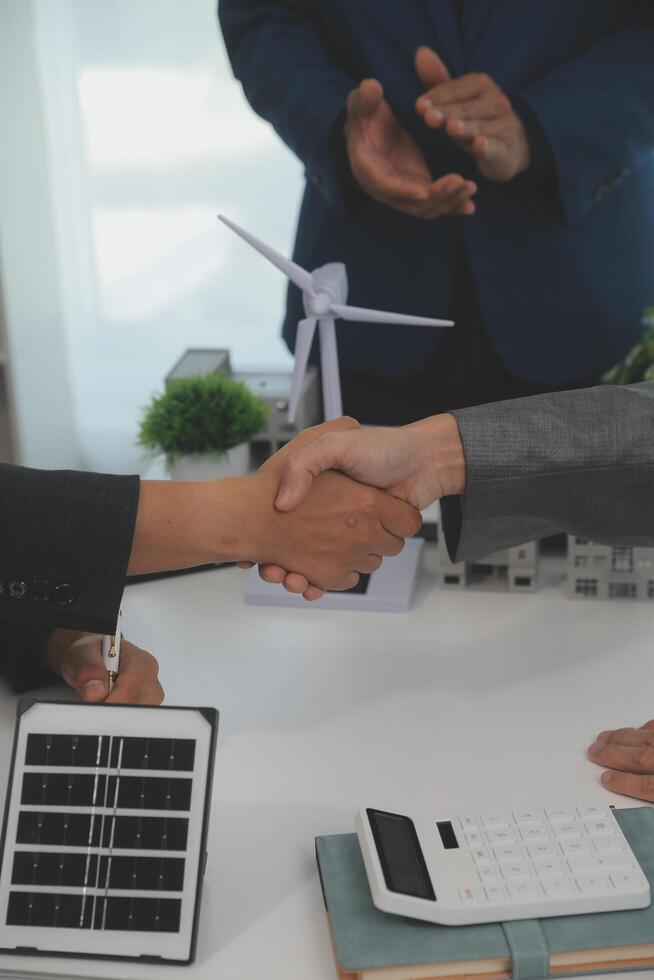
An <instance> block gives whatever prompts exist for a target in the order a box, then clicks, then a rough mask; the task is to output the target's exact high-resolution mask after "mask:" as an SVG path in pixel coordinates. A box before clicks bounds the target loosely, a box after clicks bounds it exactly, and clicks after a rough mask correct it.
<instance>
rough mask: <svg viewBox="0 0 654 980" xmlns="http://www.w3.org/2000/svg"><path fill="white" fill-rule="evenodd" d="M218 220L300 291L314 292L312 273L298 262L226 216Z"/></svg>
mask: <svg viewBox="0 0 654 980" xmlns="http://www.w3.org/2000/svg"><path fill="white" fill-rule="evenodd" d="M218 220H219V221H222V223H223V224H224V225H227V227H228V228H231V229H232V231H233V232H235V233H236V234H237V235H238V236H239V237H240V238H242V239H243V240H244V241H246V242H247V243H248V245H251V246H252V248H254V249H256V250H257V252H259V253H260V254H261V255H263V256H264V257H265V258H266V259H268V261H269V262H272V264H273V265H274V266H276V267H277V268H278V269H279V271H280V272H283V273H284V275H285V276H288V278H289V279H290V280H291V282H292V283H295V285H296V286H297V287H298V289H301V290H302V291H303V292H306V291H308V292H313V276H312V275H311V273H310V272H307V271H306V269H303V268H302V266H300V265H298V264H297V263H296V262H291V260H290V259H287V258H286V256H285V255H281V254H280V253H279V252H276V251H275V249H274V248H271V247H270V245H266V243H265V242H262V241H261V240H260V239H258V238H255V237H254V235H251V234H250V232H249V231H245V229H244V228H240V227H239V226H238V225H235V224H234V222H233V221H230V220H229V218H225V217H224V215H222V214H219V215H218Z"/></svg>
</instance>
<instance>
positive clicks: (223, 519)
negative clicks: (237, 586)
mask: <svg viewBox="0 0 654 980" xmlns="http://www.w3.org/2000/svg"><path fill="white" fill-rule="evenodd" d="M254 489H255V488H254V485H253V480H252V478H250V477H243V478H231V479H225V480H203V481H197V482H196V481H189V482H172V481H163V480H162V481H159V480H144V481H142V482H141V493H140V498H139V507H138V512H137V516H136V526H135V529H134V538H133V541H132V549H131V553H130V556H129V564H128V567H127V572H128V574H129V575H139V574H144V573H147V572H158V571H167V570H170V569H175V568H188V567H191V566H193V565H203V564H210V563H212V562H224V561H237V560H243V559H248V558H250V557H251V552H252V549H253V547H255V546H254V544H253V541H252V531H253V528H254V524H255V517H256V515H255V514H253V513H252V510H251V506H253V505H251V501H252V495H253V491H254Z"/></svg>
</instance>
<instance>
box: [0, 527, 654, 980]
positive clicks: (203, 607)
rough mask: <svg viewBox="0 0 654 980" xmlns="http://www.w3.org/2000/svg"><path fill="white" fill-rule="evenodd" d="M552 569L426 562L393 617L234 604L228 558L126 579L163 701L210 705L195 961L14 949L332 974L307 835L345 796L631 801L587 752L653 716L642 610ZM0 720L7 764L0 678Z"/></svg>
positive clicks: (93, 973)
mask: <svg viewBox="0 0 654 980" xmlns="http://www.w3.org/2000/svg"><path fill="white" fill-rule="evenodd" d="M429 548H430V554H429V555H428V558H427V563H428V565H430V564H432V563H433V550H432V549H433V546H429ZM561 575H562V568H561V567H560V565H559V564H557V562H556V560H551V561H550V562H549V563H548V564H546V567H545V569H544V572H543V574H542V585H541V591H540V592H538V593H536V594H533V595H510V594H506V593H504V594H488V593H474V592H450V591H439V590H438V589H437V588H435V585H434V575H433V572H429V571H428V572H427V573H426V575H425V576H424V578H423V582H422V585H421V589H420V592H419V595H418V598H417V602H416V606H415V608H414V610H413V612H411V613H409V614H397V613H386V614H383V613H353V612H335V611H321V610H320V607H319V606H316V607H313V608H308V609H298V610H295V609H293V610H286V609H271V608H253V607H247V608H246V606H245V604H244V602H243V590H244V587H245V573H243V572H240V571H239V570H237V569H233V568H226V569H216V570H212V571H209V572H202V573H199V574H195V575H188V576H185V577H181V578H175V579H168V580H164V581H159V582H150V583H146V584H142V585H135V586H130V587H129V588H128V590H127V592H126V599H125V604H124V609H125V633H126V635H128V636H129V638H130V639H132V640H134V641H135V642H137V643H139V644H140V645H142V646H144V647H146V648H147V649H149V650H150V651H152V652H153V653H154V654H156V656H157V657H158V658H159V661H160V663H161V676H162V681H163V685H164V688H165V689H166V695H167V698H166V700H167V702H168V703H170V704H182V705H183V704H189V705H192V704H197V705H202V704H209V705H214V706H216V707H217V708H219V709H220V712H221V718H220V729H219V734H218V753H217V762H216V771H215V783H214V786H215V788H214V797H213V807H212V814H211V831H210V837H209V861H208V866H207V874H206V878H205V883H204V897H203V907H202V916H201V926H200V940H199V946H198V958H197V962H196V963H195V964H194V965H193V966H191V967H154V966H139V965H137V964H132V963H122V964H117V965H114V964H111V965H107V964H106V963H97V962H93V961H83V960H77V961H75V962H71V961H66V960H56V959H53V960H47V961H43V960H39V959H30V960H29V961H28V960H25V959H21V961H20V965H21V966H22V967H23V968H26V967H28V966H29V967H31V968H33V969H34V971H35V975H36V974H38V971H39V970H43V969H47V970H48V971H52V972H54V971H57V972H59V973H61V974H62V975H63V976H71V975H75V976H79V975H82V974H83V975H85V976H87V977H100V976H109V977H130V978H134V980H141V978H143V980H145V978H148V980H149V978H152V980H156V978H159V980H161V978H163V977H166V976H168V977H187V978H188V980H192V978H198V980H199V978H202V980H209V978H211V980H263V978H266V980H282V978H283V980H333V978H334V976H335V973H334V966H333V960H332V954H331V950H330V945H329V941H328V936H327V930H326V928H325V921H324V910H323V903H322V896H321V891H320V885H319V882H318V875H317V872H316V866H315V861H314V851H313V839H314V837H315V836H316V835H317V834H333V833H344V832H351V831H352V830H353V815H354V812H355V810H356V809H357V807H358V806H359V805H361V804H367V805H372V806H381V807H387V806H388V807H393V806H395V805H397V806H398V807H400V808H401V807H403V806H406V802H407V800H416V801H417V802H419V803H420V802H424V803H425V804H426V805H430V806H432V807H434V808H439V809H440V810H441V811H442V812H443V813H445V814H447V813H450V812H452V811H461V810H473V811H474V810H475V809H476V808H477V807H479V806H480V805H481V806H484V807H485V808H488V809H493V808H495V807H497V808H506V807H507V806H511V805H519V804H520V803H524V804H525V805H532V804H534V805H535V804H542V805H547V804H552V803H554V802H556V801H562V802H575V801H585V800H589V801H591V802H592V801H594V800H597V801H601V802H603V803H606V802H610V801H613V802H616V803H619V804H620V805H636V804H635V802H630V801H627V800H623V799H621V798H620V797H614V798H611V797H610V796H609V794H608V793H607V792H606V791H605V790H604V789H603V788H602V787H601V786H600V784H599V782H598V777H599V770H598V769H597V767H595V766H593V765H591V763H589V762H588V761H587V760H586V758H585V748H586V746H587V745H588V744H589V743H590V742H591V741H592V740H593V738H594V736H595V735H596V734H597V733H598V732H599V731H600V730H601V729H603V728H607V727H616V726H622V725H637V724H642V723H643V722H645V721H646V720H647V719H649V718H650V717H654V685H653V684H652V678H653V673H654V670H653V667H652V633H653V630H652V626H653V614H654V608H653V607H652V606H651V605H648V604H644V603H637V602H628V601H627V602H613V603H608V602H605V603H602V602H595V601H571V600H569V599H567V598H566V597H565V596H564V595H563V594H562V592H561V591H560V588H559V583H560V579H561ZM0 725H2V734H3V739H2V753H3V755H2V758H1V759H0V763H2V764H3V767H4V768H3V771H5V772H6V771H7V768H8V764H9V755H10V746H11V737H12V732H13V725H14V702H13V699H12V698H11V697H10V696H9V695H7V694H4V695H3V696H2V698H1V700H0ZM10 966H11V961H10V960H9V959H8V958H4V957H2V958H0V970H2V968H4V970H6V969H7V968H8V967H10ZM641 975H642V974H641ZM621 976H625V977H626V976H627V974H623V975H621ZM648 976H649V977H650V978H652V977H654V971H648Z"/></svg>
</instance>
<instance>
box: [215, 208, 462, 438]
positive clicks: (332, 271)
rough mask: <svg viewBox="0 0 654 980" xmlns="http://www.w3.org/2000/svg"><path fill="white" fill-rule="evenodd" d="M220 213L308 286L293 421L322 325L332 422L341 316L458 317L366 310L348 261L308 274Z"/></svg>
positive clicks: (397, 320)
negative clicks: (353, 302) (351, 302)
mask: <svg viewBox="0 0 654 980" xmlns="http://www.w3.org/2000/svg"><path fill="white" fill-rule="evenodd" d="M218 217H219V218H220V220H221V221H222V222H223V224H225V225H227V227H228V228H231V229H232V231H234V232H236V234H237V235H240V237H241V238H243V239H244V240H245V241H246V242H248V244H249V245H251V246H252V248H255V249H256V250H257V252H260V253H261V255H263V256H265V258H267V259H268V261H269V262H272V264H273V265H274V266H276V267H277V268H278V269H279V270H280V271H281V272H283V273H284V275H286V276H287V277H288V278H289V279H290V280H291V282H292V283H294V284H295V285H296V286H297V287H298V289H301V290H302V299H303V301H304V309H305V312H306V319H304V320H300V322H299V323H298V326H297V339H296V341H295V367H294V370H293V389H292V392H291V401H290V405H289V410H288V419H289V422H293V421H294V419H295V413H296V411H297V405H298V401H299V398H300V393H301V391H302V381H303V378H304V374H305V371H306V367H307V363H308V360H309V352H310V351H311V345H312V343H313V337H314V334H315V332H316V325H319V327H320V331H319V336H320V365H321V371H322V392H323V403H324V410H325V420H326V421H327V420H329V419H336V418H338V417H339V415H342V414H343V402H342V399H341V382H340V377H339V372H338V350H337V347H336V329H335V327H334V321H335V320H336V319H338V318H340V319H342V320H353V321H358V322H360V323H393V324H397V325H404V326H410V327H452V326H454V324H453V322H452V320H430V319H428V318H427V317H424V316H405V315H404V314H403V313H385V312H383V311H382V310H366V309H363V308H362V307H359V306H346V304H345V301H346V299H347V272H346V269H345V266H344V265H343V263H342V262H329V263H328V264H327V265H323V266H321V267H320V268H319V269H314V271H313V272H307V271H306V269H303V268H302V267H301V266H299V265H298V264H297V263H296V262H292V261H291V260H290V259H287V258H286V257H285V256H283V255H280V254H279V252H276V251H275V250H274V249H273V248H271V247H270V246H269V245H266V244H265V242H262V241H260V240H259V239H258V238H255V237H254V235H251V234H250V233H249V232H247V231H244V230H243V228H239V226H238V225H235V224H234V223H233V222H232V221H229V220H228V219H227V218H224V217H223V216H222V215H218Z"/></svg>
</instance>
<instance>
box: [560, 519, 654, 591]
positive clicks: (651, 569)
mask: <svg viewBox="0 0 654 980" xmlns="http://www.w3.org/2000/svg"><path fill="white" fill-rule="evenodd" d="M567 587H568V595H569V596H571V597H572V598H575V599H576V598H581V599H654V548H632V547H629V546H628V545H627V546H611V545H605V544H593V542H592V541H587V540H586V539H585V538H576V537H573V536H572V535H570V536H569V537H568V579H567Z"/></svg>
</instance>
